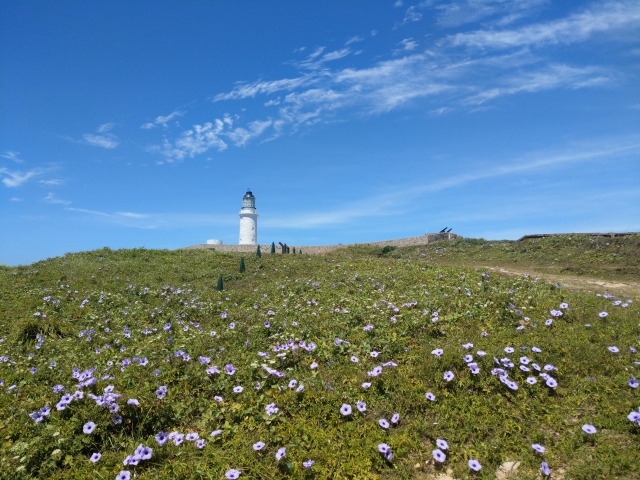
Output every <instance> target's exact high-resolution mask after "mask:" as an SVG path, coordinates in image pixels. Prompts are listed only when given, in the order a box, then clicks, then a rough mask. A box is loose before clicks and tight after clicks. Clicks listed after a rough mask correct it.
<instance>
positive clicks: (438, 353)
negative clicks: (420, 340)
mask: <svg viewBox="0 0 640 480" xmlns="http://www.w3.org/2000/svg"><path fill="white" fill-rule="evenodd" d="M431 353H432V354H433V355H435V356H436V357H439V356H441V355H442V354H443V353H444V350H443V349H441V348H436V349H435V350H432V351H431Z"/></svg>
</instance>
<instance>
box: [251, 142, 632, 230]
mask: <svg viewBox="0 0 640 480" xmlns="http://www.w3.org/2000/svg"><path fill="white" fill-rule="evenodd" d="M635 157H640V135H630V136H626V137H614V138H605V139H599V140H595V141H592V142H589V143H583V144H576V145H573V146H571V147H567V148H565V149H560V150H556V151H539V152H529V153H526V154H524V155H522V156H521V157H519V158H513V159H505V160H503V162H502V164H501V165H498V166H496V167H493V168H489V169H486V168H482V169H478V170H475V171H470V172H468V173H464V174H460V175H454V176H450V177H445V178H441V179H436V180H435V181H432V182H429V183H425V184H422V185H420V184H415V183H414V184H413V185H406V184H405V185H403V186H402V187H401V188H398V189H396V190H391V191H389V192H386V193H383V194H378V195H374V196H371V197H368V198H363V199H360V200H355V201H352V202H347V203H345V204H344V205H342V206H341V207H339V208H336V209H331V210H328V211H324V212H319V211H308V212H301V213H299V214H296V215H293V216H283V217H279V218H272V219H269V220H267V221H264V222H262V225H263V226H264V227H266V228H296V229H303V228H317V227H321V226H324V227H326V226H331V225H341V224H346V223H350V222H354V221H356V220H358V219H365V218H372V217H380V216H391V215H394V216H396V215H400V214H402V213H407V212H408V211H412V210H413V209H415V206H414V204H415V203H416V199H419V198H421V197H422V196H424V195H427V194H432V193H435V192H440V191H443V190H447V189H450V188H455V187H460V186H463V185H467V184H470V183H473V182H478V181H482V180H488V179H492V178H500V177H513V176H514V175H516V174H519V173H527V174H528V175H533V173H534V172H535V171H536V170H537V171H544V172H548V171H549V169H553V168H561V167H563V166H567V165H571V164H585V163H588V162H610V161H611V160H613V159H620V158H635ZM638 191H639V190H638V189H633V190H632V191H631V193H630V195H632V196H633V195H635V196H636V197H637V195H638ZM533 203H535V202H533Z"/></svg>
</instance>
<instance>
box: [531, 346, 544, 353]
mask: <svg viewBox="0 0 640 480" xmlns="http://www.w3.org/2000/svg"><path fill="white" fill-rule="evenodd" d="M531 351H532V352H534V353H540V352H542V350H540V349H539V348H538V347H531Z"/></svg>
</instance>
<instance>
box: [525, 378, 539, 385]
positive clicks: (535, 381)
mask: <svg viewBox="0 0 640 480" xmlns="http://www.w3.org/2000/svg"><path fill="white" fill-rule="evenodd" d="M537 382H538V380H536V378H535V377H527V383H528V384H529V385H535V384H536V383H537Z"/></svg>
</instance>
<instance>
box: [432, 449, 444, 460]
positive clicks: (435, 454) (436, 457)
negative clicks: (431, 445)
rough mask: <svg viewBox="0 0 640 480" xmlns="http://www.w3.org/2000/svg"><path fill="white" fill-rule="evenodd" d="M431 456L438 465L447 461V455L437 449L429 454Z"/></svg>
mask: <svg viewBox="0 0 640 480" xmlns="http://www.w3.org/2000/svg"><path fill="white" fill-rule="evenodd" d="M431 454H432V455H433V460H434V461H436V462H438V463H442V462H444V461H445V460H446V459H447V455H446V454H445V453H444V452H443V451H442V450H440V449H439V448H436V449H435V450H434V451H433V452H431Z"/></svg>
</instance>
